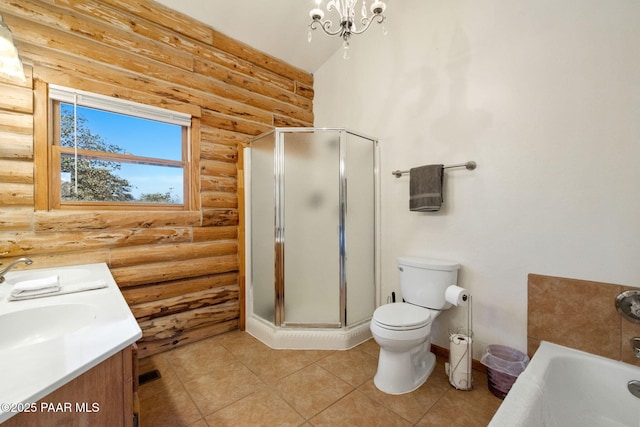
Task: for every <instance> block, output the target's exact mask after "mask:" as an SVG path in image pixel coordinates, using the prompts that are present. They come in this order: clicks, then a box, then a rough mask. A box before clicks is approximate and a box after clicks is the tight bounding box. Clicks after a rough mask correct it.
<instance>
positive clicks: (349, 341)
mask: <svg viewBox="0 0 640 427" xmlns="http://www.w3.org/2000/svg"><path fill="white" fill-rule="evenodd" d="M369 322H370V320H366V321H363V322H361V323H358V324H355V325H352V326H349V327H347V328H339V329H321V328H297V327H296V328H279V327H276V326H274V325H272V324H270V323H268V322H266V321H265V320H263V319H261V318H259V317H257V316H255V315H251V316H247V321H246V325H245V326H246V329H245V330H246V332H247V333H248V334H250V335H252V336H253V337H255V338H257V339H258V340H260V341H262V342H263V343H264V344H266V345H268V346H269V347H271V348H274V349H279V350H348V349H350V348H353V347H355V346H357V345H358V344H361V343H363V342H364V341H366V340H368V339H369V338H371V330H370V329H369Z"/></svg>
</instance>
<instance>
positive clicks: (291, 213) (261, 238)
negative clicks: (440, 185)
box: [247, 128, 379, 328]
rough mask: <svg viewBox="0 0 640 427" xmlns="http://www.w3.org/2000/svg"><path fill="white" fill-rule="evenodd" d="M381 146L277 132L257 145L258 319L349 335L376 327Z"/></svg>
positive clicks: (254, 252) (253, 259)
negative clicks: (371, 323)
mask: <svg viewBox="0 0 640 427" xmlns="http://www.w3.org/2000/svg"><path fill="white" fill-rule="evenodd" d="M377 144H378V142H377V140H375V139H373V138H370V137H366V136H363V135H361V134H358V133H355V132H352V131H349V130H345V129H339V128H322V129H320V128H276V129H275V130H274V131H272V132H268V133H266V134H263V135H260V136H259V137H257V138H255V139H254V140H253V141H252V142H251V144H250V147H249V151H250V178H249V180H248V181H247V183H248V187H250V196H249V200H248V202H249V204H250V206H249V207H248V212H249V218H248V224H247V228H249V227H250V231H249V234H250V244H249V246H250V250H249V254H250V256H249V259H250V276H251V285H250V286H251V292H250V295H248V297H250V298H252V310H253V313H252V315H254V316H257V317H259V318H261V319H263V320H264V321H266V322H269V323H270V324H272V325H274V326H276V327H284V328H344V327H349V326H351V325H355V324H358V323H363V322H364V321H367V320H369V319H370V318H371V316H372V314H373V311H374V309H375V304H376V289H378V286H377V277H378V274H377V262H376V258H377V250H378V247H377V246H378V239H377V237H376V236H377V234H378V233H377V222H378V217H377V216H378V214H377V212H378V210H379V209H378V207H377V204H378V184H377V182H378V179H377V173H378V166H377V164H378V154H377V153H378V149H377ZM249 315H251V313H249Z"/></svg>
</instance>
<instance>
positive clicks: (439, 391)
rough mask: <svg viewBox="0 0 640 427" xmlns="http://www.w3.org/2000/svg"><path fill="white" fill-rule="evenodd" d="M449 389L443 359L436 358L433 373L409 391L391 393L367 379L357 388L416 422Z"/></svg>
mask: <svg viewBox="0 0 640 427" xmlns="http://www.w3.org/2000/svg"><path fill="white" fill-rule="evenodd" d="M450 389H451V385H449V380H448V378H447V375H446V374H445V373H444V361H442V360H438V362H437V363H436V366H435V368H434V371H433V373H432V374H431V375H430V376H429V378H428V379H427V381H426V382H425V383H424V384H423V385H422V386H420V388H418V389H417V390H415V391H413V392H411V393H405V394H400V395H392V394H387V393H383V392H381V391H380V390H378V389H377V388H376V386H375V384H374V383H373V380H369V381H367V382H366V383H364V384H363V385H362V386H360V387H359V388H358V390H359V391H361V392H362V393H364V394H365V395H366V396H367V397H369V398H370V399H372V400H374V401H376V402H378V403H379V404H381V405H382V406H384V407H385V408H388V409H390V410H392V411H393V412H395V413H396V414H398V415H400V416H401V417H403V418H405V419H406V420H408V421H410V422H411V423H416V422H417V421H418V420H420V418H421V417H422V416H423V415H424V414H425V413H426V412H427V411H428V410H429V409H430V408H431V407H433V405H435V403H436V402H437V401H438V399H440V398H441V397H442V396H443V395H444V394H445V393H446V392H447V391H448V390H450Z"/></svg>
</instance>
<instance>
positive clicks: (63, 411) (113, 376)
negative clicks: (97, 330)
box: [1, 345, 137, 427]
mask: <svg viewBox="0 0 640 427" xmlns="http://www.w3.org/2000/svg"><path fill="white" fill-rule="evenodd" d="M134 372H137V351H136V348H135V345H134V346H131V347H127V348H125V349H124V350H122V351H121V352H119V353H117V354H114V355H113V356H111V357H110V358H108V359H107V360H105V361H104V362H102V363H100V364H99V365H96V366H95V367H93V368H91V369H90V370H89V371H87V372H85V373H84V374H82V375H80V376H79V377H77V378H74V379H73V380H71V381H70V382H68V383H67V384H65V385H63V386H62V387H60V388H59V389H57V390H55V391H54V392H52V393H51V394H49V395H48V396H46V397H44V398H42V399H41V400H40V401H38V402H37V403H36V404H35V407H34V408H35V411H34V412H23V413H19V414H16V415H15V416H13V417H12V418H9V419H8V420H7V421H5V422H4V423H1V425H2V427H13V426H21V427H53V426H78V427H81V426H82V427H84V426H91V427H102V426H104V427H119V426H123V427H134V387H135V388H137V377H135V376H134ZM28 380H29V379H28V378H26V379H25V381H28ZM135 391H136V392H137V390H135Z"/></svg>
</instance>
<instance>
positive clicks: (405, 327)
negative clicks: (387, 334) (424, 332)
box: [372, 302, 432, 331]
mask: <svg viewBox="0 0 640 427" xmlns="http://www.w3.org/2000/svg"><path fill="white" fill-rule="evenodd" d="M372 320H373V321H374V322H375V323H376V325H377V326H379V327H381V328H384V329H388V330H392V331H410V330H415V329H421V328H424V327H425V326H427V325H429V324H430V323H431V320H432V318H431V313H430V312H429V310H428V309H426V308H423V307H419V306H417V305H413V304H408V303H405V302H397V303H392V304H385V305H381V306H380V307H378V308H377V309H376V310H375V311H374V312H373V319H372Z"/></svg>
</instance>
